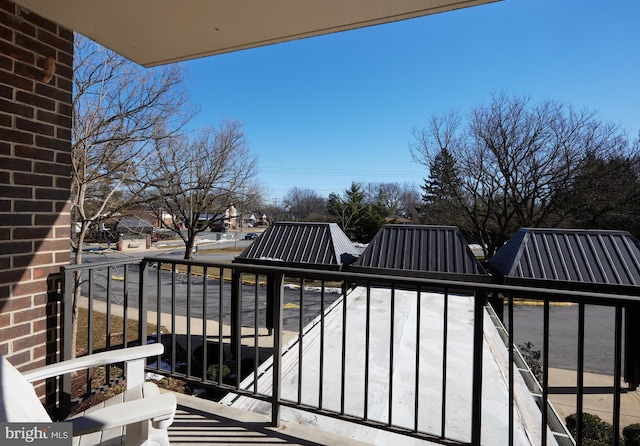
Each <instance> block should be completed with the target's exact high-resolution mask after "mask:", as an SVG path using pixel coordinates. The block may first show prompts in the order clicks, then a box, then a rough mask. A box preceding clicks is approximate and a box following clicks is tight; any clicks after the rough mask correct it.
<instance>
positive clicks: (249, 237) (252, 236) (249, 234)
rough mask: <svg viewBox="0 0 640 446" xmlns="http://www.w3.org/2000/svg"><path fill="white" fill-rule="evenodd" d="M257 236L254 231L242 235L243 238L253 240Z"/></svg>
mask: <svg viewBox="0 0 640 446" xmlns="http://www.w3.org/2000/svg"><path fill="white" fill-rule="evenodd" d="M257 237H258V234H256V233H255V232H248V233H247V235H245V236H244V239H245V240H254V239H256V238H257Z"/></svg>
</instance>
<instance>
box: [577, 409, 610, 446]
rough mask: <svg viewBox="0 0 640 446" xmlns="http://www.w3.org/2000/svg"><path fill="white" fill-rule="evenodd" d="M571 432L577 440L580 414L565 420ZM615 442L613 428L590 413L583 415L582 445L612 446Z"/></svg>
mask: <svg viewBox="0 0 640 446" xmlns="http://www.w3.org/2000/svg"><path fill="white" fill-rule="evenodd" d="M565 421H566V423H567V427H568V428H569V432H571V435H573V437H574V438H575V437H576V435H577V433H578V414H577V413H574V414H571V415H569V416H568V417H567V418H566V419H565ZM612 440H613V426H612V425H611V424H610V423H607V422H606V421H604V420H602V419H601V418H600V417H599V416H597V415H593V414H590V413H583V414H582V444H583V445H584V446H605V445H610V444H611V443H612Z"/></svg>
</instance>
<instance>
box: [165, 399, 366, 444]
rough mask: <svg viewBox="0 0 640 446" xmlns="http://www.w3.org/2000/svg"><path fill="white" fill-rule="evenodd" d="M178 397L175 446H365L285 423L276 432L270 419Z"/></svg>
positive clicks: (171, 433) (172, 438)
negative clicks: (335, 445) (209, 445)
mask: <svg viewBox="0 0 640 446" xmlns="http://www.w3.org/2000/svg"><path fill="white" fill-rule="evenodd" d="M176 397H177V399H178V411H177V413H176V417H175V421H174V422H173V425H172V426H171V427H170V428H169V441H170V442H171V445H172V446H195V445H197V446H202V445H203V444H215V445H219V446H222V445H233V446H256V445H257V444H260V445H299V446H320V445H327V444H340V445H354V446H358V445H365V443H362V442H359V441H355V440H352V439H349V438H345V437H341V436H338V435H334V434H331V433H328V432H323V431H321V430H319V429H314V428H312V427H309V426H300V425H297V424H295V423H282V426H281V427H280V428H273V427H270V426H269V421H270V419H269V417H266V416H264V415H260V414H256V413H253V412H249V411H244V410H241V409H234V408H231V407H228V406H224V405H221V404H218V403H215V402H213V401H208V400H204V399H201V398H195V397H190V396H186V395H180V394H176Z"/></svg>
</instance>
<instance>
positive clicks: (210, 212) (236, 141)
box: [139, 120, 256, 259]
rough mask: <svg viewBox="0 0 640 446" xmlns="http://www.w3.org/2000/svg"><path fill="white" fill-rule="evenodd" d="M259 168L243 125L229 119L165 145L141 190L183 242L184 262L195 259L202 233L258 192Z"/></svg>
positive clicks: (145, 172)
mask: <svg viewBox="0 0 640 446" xmlns="http://www.w3.org/2000/svg"><path fill="white" fill-rule="evenodd" d="M255 167H256V158H255V157H253V156H251V154H250V152H249V148H248V145H247V142H246V140H245V136H244V132H243V130H242V126H241V124H239V123H238V122H236V121H230V120H229V121H225V122H223V123H222V124H221V125H220V126H219V127H218V128H213V127H207V128H204V129H201V130H200V131H199V132H197V133H196V134H195V135H193V136H186V135H184V136H180V137H174V138H170V139H166V140H163V141H161V142H159V143H158V144H157V145H156V147H155V153H154V155H153V157H149V158H148V159H147V162H146V163H145V167H144V169H143V170H141V172H140V175H139V178H140V186H141V190H142V195H143V196H144V199H145V201H146V203H147V204H148V205H149V206H150V208H151V210H152V211H153V212H154V214H155V215H156V217H157V218H158V219H159V220H160V221H162V223H163V225H164V226H165V227H166V228H168V229H170V230H171V231H173V232H175V233H176V234H177V235H178V236H179V237H180V238H182V240H183V241H184V243H185V254H184V258H185V259H190V258H192V256H193V248H194V246H195V241H196V236H197V234H198V232H200V231H202V230H203V229H205V228H207V227H208V226H209V225H210V224H212V223H213V222H214V221H216V220H221V219H222V218H223V217H222V215H223V214H224V212H225V210H226V209H227V208H228V207H229V205H230V204H232V203H233V202H234V200H235V199H237V198H238V196H240V194H241V193H248V192H247V191H251V190H252V189H253V188H254V184H253V181H254V178H255V173H256V172H255ZM243 191H244V192H243ZM163 214H169V215H171V216H172V218H171V219H170V221H167V220H166V219H163V218H162V216H163ZM203 218H204V220H203Z"/></svg>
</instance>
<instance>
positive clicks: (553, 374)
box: [549, 368, 640, 427]
mask: <svg viewBox="0 0 640 446" xmlns="http://www.w3.org/2000/svg"><path fill="white" fill-rule="evenodd" d="M583 379H584V387H585V389H584V393H585V394H584V397H583V412H586V413H590V414H593V415H597V416H599V417H600V418H602V419H603V420H604V421H607V422H608V423H611V422H612V421H613V416H612V413H613V376H608V375H598V374H596V373H585V374H584V377H583ZM576 384H577V373H576V371H575V370H564V369H553V368H551V369H549V385H550V387H555V388H560V389H558V390H561V391H563V394H557V393H555V394H551V395H549V399H550V400H551V402H552V404H553V407H554V408H555V409H556V411H557V412H558V414H559V415H560V417H561V418H562V420H563V421H564V419H565V418H566V417H567V416H569V415H571V414H573V413H575V412H576ZM634 423H640V391H638V390H634V391H625V392H624V393H622V395H621V398H620V426H621V427H624V426H628V425H629V424H634Z"/></svg>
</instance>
